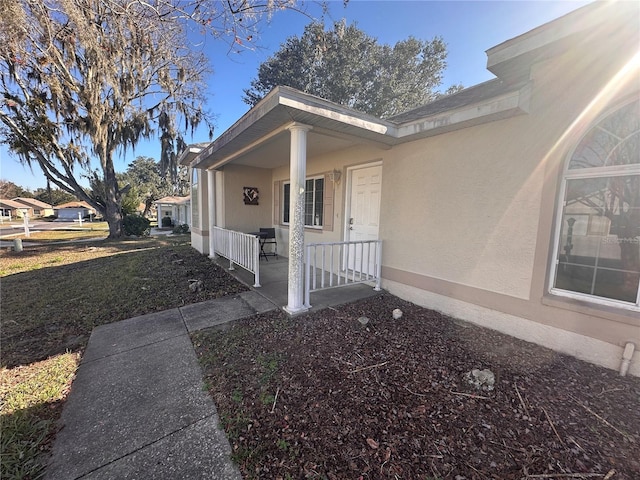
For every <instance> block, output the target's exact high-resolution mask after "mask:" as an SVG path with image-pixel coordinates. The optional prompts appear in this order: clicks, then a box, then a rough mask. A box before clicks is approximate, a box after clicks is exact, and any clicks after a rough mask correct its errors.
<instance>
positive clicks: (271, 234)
mask: <svg viewBox="0 0 640 480" xmlns="http://www.w3.org/2000/svg"><path fill="white" fill-rule="evenodd" d="M260 232H261V233H266V234H267V235H266V236H265V237H263V238H262V247H263V248H262V253H263V254H264V255H265V256H266V255H273V256H274V257H277V256H278V242H277V241H276V229H275V228H260ZM265 245H273V251H270V252H265V251H264V246H265Z"/></svg>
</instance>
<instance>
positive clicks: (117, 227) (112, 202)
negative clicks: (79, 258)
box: [103, 152, 123, 238]
mask: <svg viewBox="0 0 640 480" xmlns="http://www.w3.org/2000/svg"><path fill="white" fill-rule="evenodd" d="M105 158H106V161H105V162H104V163H103V169H104V190H105V199H104V202H105V216H106V218H105V220H106V221H107V223H108V224H109V238H120V237H122V233H123V232H122V207H121V205H120V203H121V199H120V191H119V189H118V179H117V178H116V172H115V169H114V168H113V161H112V159H111V152H107V153H106V154H105Z"/></svg>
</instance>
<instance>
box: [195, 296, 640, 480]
mask: <svg viewBox="0 0 640 480" xmlns="http://www.w3.org/2000/svg"><path fill="white" fill-rule="evenodd" d="M395 308H400V309H401V310H402V311H403V315H402V317H401V318H400V319H397V320H393V319H392V310H393V309H395ZM361 316H366V317H368V318H369V320H370V322H369V323H368V324H367V325H366V326H363V325H362V324H361V323H360V322H359V321H358V318H359V317H361ZM193 341H194V345H195V347H196V351H197V352H198V354H199V356H200V359H201V362H202V365H203V369H204V373H205V378H206V381H207V383H208V385H209V390H210V392H211V395H212V396H213V398H214V401H215V403H216V405H217V406H218V410H219V414H220V417H221V419H222V423H223V425H224V428H225V430H226V432H227V435H228V437H229V439H230V443H231V445H232V450H233V457H234V459H235V461H236V462H237V463H238V465H239V466H240V469H241V471H242V474H243V476H244V477H245V478H247V479H258V478H259V479H263V478H264V479H302V478H318V479H319V478H323V479H324V478H327V479H331V480H333V479H454V480H464V479H502V480H509V479H522V478H531V479H533V478H553V479H567V478H597V479H606V480H610V479H612V480H621V479H629V480H631V479H638V478H640V455H639V452H640V411H639V410H640V409H639V408H638V407H639V405H640V401H639V400H640V379H638V378H634V377H620V376H619V375H618V374H617V372H614V371H611V370H607V369H604V368H600V367H597V366H594V365H591V364H588V363H585V362H582V361H579V360H576V359H574V358H571V357H567V356H564V355H561V354H558V353H555V352H552V351H551V350H548V349H545V348H542V347H539V346H536V345H533V344H530V343H527V342H523V341H520V340H517V339H514V338H512V337H509V336H506V335H503V334H500V333H497V332H495V331H491V330H488V329H483V328H480V327H477V326H474V325H471V324H467V323H465V322H461V321H458V320H455V319H452V318H449V317H446V316H444V315H441V314H439V313H437V312H434V311H431V310H428V309H424V308H421V307H418V306H416V305H413V304H411V303H408V302H405V301H402V300H400V299H398V298H396V297H394V296H392V295H389V294H381V295H379V296H376V297H372V298H370V299H367V300H364V301H361V302H357V303H353V304H349V305H345V306H342V307H339V308H336V309H325V310H322V311H320V312H316V313H313V314H309V315H304V316H300V317H297V318H294V319H289V318H288V317H287V316H286V315H284V314H283V313H281V312H278V311H275V312H271V313H268V314H263V315H258V316H255V317H252V318H250V319H245V320H242V321H239V322H237V323H234V324H233V325H231V326H229V327H228V328H227V329H224V330H209V331H205V332H200V333H198V334H196V335H194V336H193ZM475 368H478V369H490V370H491V371H492V372H493V373H494V374H495V377H496V380H495V388H494V389H493V390H491V391H482V390H476V389H475V387H473V386H472V385H470V384H469V383H468V382H467V380H466V379H465V373H466V372H469V371H470V370H472V369H475Z"/></svg>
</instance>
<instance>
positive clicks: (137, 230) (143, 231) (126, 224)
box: [122, 215, 151, 237]
mask: <svg viewBox="0 0 640 480" xmlns="http://www.w3.org/2000/svg"><path fill="white" fill-rule="evenodd" d="M150 224H151V222H149V219H148V218H145V217H143V216H141V215H125V217H124V220H123V221H122V229H123V230H124V234H125V235H127V236H130V235H135V236H136V237H146V236H147V235H149V232H150V231H151V227H150Z"/></svg>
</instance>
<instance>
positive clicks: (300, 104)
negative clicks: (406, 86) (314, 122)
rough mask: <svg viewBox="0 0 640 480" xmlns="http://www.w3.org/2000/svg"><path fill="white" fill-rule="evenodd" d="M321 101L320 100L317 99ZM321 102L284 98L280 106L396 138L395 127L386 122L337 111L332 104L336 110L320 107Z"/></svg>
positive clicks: (354, 113) (353, 112)
mask: <svg viewBox="0 0 640 480" xmlns="http://www.w3.org/2000/svg"><path fill="white" fill-rule="evenodd" d="M317 100H319V99H317ZM319 103H320V102H318V101H315V102H313V104H312V103H311V102H309V99H308V97H306V96H305V97H300V98H294V97H293V96H291V97H282V98H281V99H280V104H281V105H284V106H286V107H290V108H295V109H296V110H299V111H301V112H305V113H309V114H312V115H316V116H318V117H322V118H328V119H331V120H335V121H336V122H340V123H343V124H345V125H350V126H352V127H356V128H361V129H363V130H368V131H370V132H374V133H378V134H380V135H388V136H391V137H395V133H396V132H395V129H396V127H395V125H393V124H391V123H389V122H385V121H384V120H378V121H374V120H373V118H372V117H371V118H364V115H362V116H358V115H357V114H356V113H357V112H355V111H353V110H348V109H346V108H345V109H344V110H343V111H341V112H340V111H336V110H335V104H331V105H332V106H333V107H334V108H326V107H323V106H322V105H319Z"/></svg>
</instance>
